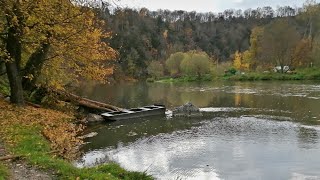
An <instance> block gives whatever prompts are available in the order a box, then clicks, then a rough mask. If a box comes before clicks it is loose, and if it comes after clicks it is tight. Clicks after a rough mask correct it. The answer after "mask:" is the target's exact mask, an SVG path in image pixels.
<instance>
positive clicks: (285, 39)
mask: <svg viewBox="0 0 320 180" xmlns="http://www.w3.org/2000/svg"><path fill="white" fill-rule="evenodd" d="M299 40H300V34H299V33H298V31H297V30H296V26H295V25H294V24H292V23H290V20H289V19H277V20H274V21H273V22H271V23H270V24H269V25H267V26H266V27H265V29H264V32H263V34H262V37H261V41H258V42H259V46H260V47H261V51H260V52H259V53H260V60H262V61H264V63H266V64H271V65H274V66H280V67H281V72H282V73H283V67H284V66H286V65H291V63H292V53H293V51H294V49H295V47H296V45H297V43H298V41H299Z"/></svg>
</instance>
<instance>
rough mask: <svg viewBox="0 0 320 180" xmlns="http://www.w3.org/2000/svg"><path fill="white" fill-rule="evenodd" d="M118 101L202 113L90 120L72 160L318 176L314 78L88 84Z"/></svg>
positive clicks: (240, 175) (201, 172) (154, 170)
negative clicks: (192, 108)
mask: <svg viewBox="0 0 320 180" xmlns="http://www.w3.org/2000/svg"><path fill="white" fill-rule="evenodd" d="M83 89H84V91H82V92H81V93H82V94H81V95H82V96H86V97H89V98H91V99H94V100H98V101H102V102H107V103H110V104H114V105H117V106H120V107H124V108H130V107H139V106H145V105H149V104H154V103H161V104H164V105H166V107H167V108H168V109H172V108H174V107H177V106H180V105H182V104H185V103H187V102H192V103H193V104H194V105H196V106H198V107H200V108H201V111H202V113H203V117H198V118H175V117H171V115H170V111H168V112H167V116H166V117H152V118H142V119H135V120H124V121H118V122H113V123H103V124H97V125H92V126H91V127H89V128H88V131H94V132H98V135H97V136H96V137H93V138H89V139H88V140H87V141H88V144H87V145H85V146H84V147H83V151H84V155H83V156H82V157H81V158H80V159H79V160H78V161H77V162H76V163H75V164H76V166H78V167H84V166H95V165H98V164H101V163H106V162H110V161H114V162H117V163H119V164H120V165H121V166H122V167H124V168H126V169H128V170H132V171H141V172H144V171H145V172H147V173H148V174H150V175H153V176H154V177H155V178H157V179H197V180H198V179H199V180H200V179H210V180H211V179H237V180H238V179H246V180H247V179H320V82H210V83H175V84H163V83H152V84H145V83H134V84H122V85H115V86H107V85H96V86H94V85H88V86H86V88H83Z"/></svg>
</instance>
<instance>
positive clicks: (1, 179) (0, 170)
mask: <svg viewBox="0 0 320 180" xmlns="http://www.w3.org/2000/svg"><path fill="white" fill-rule="evenodd" d="M8 177H9V170H8V168H7V167H6V166H5V165H4V164H2V163H0V180H5V179H7V178H8Z"/></svg>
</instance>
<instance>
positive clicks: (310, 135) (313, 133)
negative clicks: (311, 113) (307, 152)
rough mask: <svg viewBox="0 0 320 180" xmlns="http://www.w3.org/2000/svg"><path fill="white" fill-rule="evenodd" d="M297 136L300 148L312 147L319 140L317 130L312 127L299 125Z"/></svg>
mask: <svg viewBox="0 0 320 180" xmlns="http://www.w3.org/2000/svg"><path fill="white" fill-rule="evenodd" d="M297 136H298V142H299V147H300V148H306V149H310V148H313V147H314V146H315V144H317V143H318V141H319V135H318V131H317V130H316V129H312V128H305V127H300V128H299V130H298V133H297Z"/></svg>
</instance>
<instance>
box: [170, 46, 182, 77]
mask: <svg viewBox="0 0 320 180" xmlns="http://www.w3.org/2000/svg"><path fill="white" fill-rule="evenodd" d="M183 59H185V54H184V53H182V52H177V53H174V54H171V55H170V57H169V58H168V59H167V60H166V67H167V69H168V71H169V72H170V74H171V75H173V76H174V75H178V74H180V73H181V70H180V64H181V62H182V60H183Z"/></svg>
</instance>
